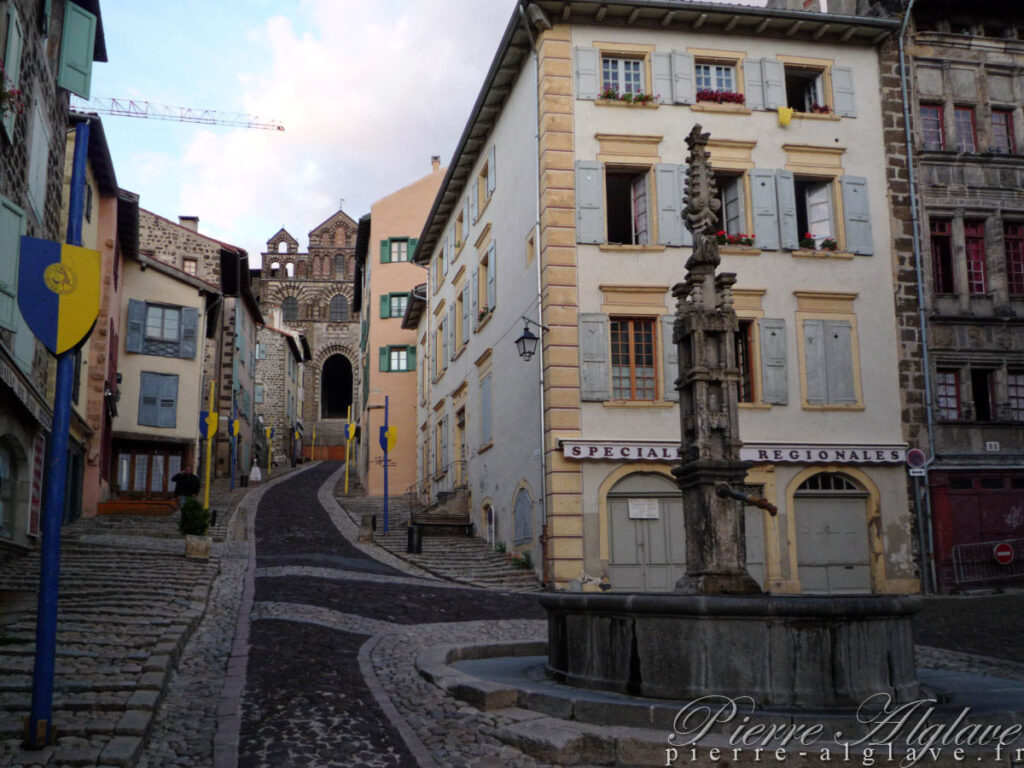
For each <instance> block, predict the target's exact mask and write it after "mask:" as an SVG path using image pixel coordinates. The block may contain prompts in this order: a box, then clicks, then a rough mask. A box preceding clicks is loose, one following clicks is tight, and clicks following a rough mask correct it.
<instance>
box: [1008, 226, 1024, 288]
mask: <svg viewBox="0 0 1024 768" xmlns="http://www.w3.org/2000/svg"><path fill="white" fill-rule="evenodd" d="M1003 242H1004V244H1005V246H1004V247H1005V249H1006V287H1007V290H1008V291H1009V293H1010V295H1011V296H1024V224H1018V223H1011V222H1004V223H1003Z"/></svg>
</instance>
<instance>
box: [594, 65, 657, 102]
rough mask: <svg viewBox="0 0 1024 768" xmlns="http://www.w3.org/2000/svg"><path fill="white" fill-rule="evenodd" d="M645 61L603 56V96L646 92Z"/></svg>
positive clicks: (610, 96) (618, 96) (615, 96)
mask: <svg viewBox="0 0 1024 768" xmlns="http://www.w3.org/2000/svg"><path fill="white" fill-rule="evenodd" d="M646 90H647V89H646V80H645V78H644V61H643V59H639V58H625V57H618V56H602V57H601V93H602V98H616V99H617V98H620V97H621V96H623V95H625V94H630V95H636V94H640V93H645V92H646Z"/></svg>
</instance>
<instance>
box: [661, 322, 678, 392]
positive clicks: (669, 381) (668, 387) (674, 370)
mask: <svg viewBox="0 0 1024 768" xmlns="http://www.w3.org/2000/svg"><path fill="white" fill-rule="evenodd" d="M675 323H676V316H675V315H665V316H663V317H662V318H661V342H662V349H664V350H665V358H664V359H665V370H664V371H662V374H663V375H662V378H663V380H664V382H665V392H664V395H663V396H662V399H663V400H671V401H673V402H678V401H679V390H677V389H676V377H677V375H678V374H679V347H678V346H676V344H675V342H674V341H672V331H673V328H674V326H675Z"/></svg>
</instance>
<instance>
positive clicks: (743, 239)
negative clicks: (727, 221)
mask: <svg viewBox="0 0 1024 768" xmlns="http://www.w3.org/2000/svg"><path fill="white" fill-rule="evenodd" d="M715 237H716V238H717V239H718V244H719V245H753V244H754V236H753V235H748V234H746V233H742V232H741V233H738V234H735V235H730V234H729V233H728V232H726V231H725V230H724V229H720V230H718V232H716V233H715Z"/></svg>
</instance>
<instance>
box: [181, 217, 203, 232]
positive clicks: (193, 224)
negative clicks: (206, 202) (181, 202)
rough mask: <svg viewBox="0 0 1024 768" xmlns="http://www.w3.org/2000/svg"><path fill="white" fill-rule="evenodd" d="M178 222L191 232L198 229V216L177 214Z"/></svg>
mask: <svg viewBox="0 0 1024 768" xmlns="http://www.w3.org/2000/svg"><path fill="white" fill-rule="evenodd" d="M178 223H179V224H180V225H181V226H183V227H184V228H185V229H190V230H192V231H193V232H198V231H199V217H198V216H179V217H178Z"/></svg>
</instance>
